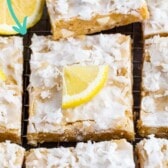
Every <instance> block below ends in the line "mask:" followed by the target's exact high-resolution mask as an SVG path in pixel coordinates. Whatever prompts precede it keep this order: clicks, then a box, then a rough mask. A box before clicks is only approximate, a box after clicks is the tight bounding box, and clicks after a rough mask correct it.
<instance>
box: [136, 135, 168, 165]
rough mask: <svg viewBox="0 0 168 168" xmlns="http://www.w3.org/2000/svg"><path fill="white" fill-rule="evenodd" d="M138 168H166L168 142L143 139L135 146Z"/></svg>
mask: <svg viewBox="0 0 168 168" xmlns="http://www.w3.org/2000/svg"><path fill="white" fill-rule="evenodd" d="M136 153H137V156H138V162H139V165H140V168H155V167H156V168H157V167H158V168H161V167H162V168H167V167H168V157H167V156H168V140H167V139H161V138H154V137H153V136H150V138H149V139H143V140H142V141H141V142H139V143H138V144H137V145H136Z"/></svg>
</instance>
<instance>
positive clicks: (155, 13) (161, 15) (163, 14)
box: [143, 0, 168, 38]
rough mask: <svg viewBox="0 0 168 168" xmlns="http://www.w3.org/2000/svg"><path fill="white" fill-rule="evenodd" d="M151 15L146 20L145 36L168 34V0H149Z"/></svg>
mask: <svg viewBox="0 0 168 168" xmlns="http://www.w3.org/2000/svg"><path fill="white" fill-rule="evenodd" d="M147 5H148V8H149V13H150V17H149V19H147V20H145V21H144V24H143V28H144V36H145V37H147V38H148V37H151V36H153V35H158V34H160V35H163V36H165V35H167V34H168V22H167V20H168V3H167V1H166V0H155V1H153V0H147Z"/></svg>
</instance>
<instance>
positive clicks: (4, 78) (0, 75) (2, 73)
mask: <svg viewBox="0 0 168 168" xmlns="http://www.w3.org/2000/svg"><path fill="white" fill-rule="evenodd" d="M5 80H6V75H5V74H4V72H3V71H2V70H0V81H5Z"/></svg>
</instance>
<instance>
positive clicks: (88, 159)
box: [26, 139, 135, 168]
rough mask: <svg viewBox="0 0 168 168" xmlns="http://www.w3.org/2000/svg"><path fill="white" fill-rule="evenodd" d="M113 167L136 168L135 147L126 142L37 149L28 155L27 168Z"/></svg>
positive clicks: (118, 141)
mask: <svg viewBox="0 0 168 168" xmlns="http://www.w3.org/2000/svg"><path fill="white" fill-rule="evenodd" d="M32 167H42V168H44V167H87V168H92V167H99V168H104V167H111V168H116V167H117V168H123V167H125V168H135V164H134V159H133V147H132V145H131V144H130V143H128V142H127V141H126V140H124V139H122V140H116V141H104V142H99V143H91V142H90V141H89V142H88V143H78V144H77V146H76V147H75V148H74V147H71V148H65V147H59V148H52V149H46V148H37V149H31V150H30V151H28V152H27V154H26V168H32Z"/></svg>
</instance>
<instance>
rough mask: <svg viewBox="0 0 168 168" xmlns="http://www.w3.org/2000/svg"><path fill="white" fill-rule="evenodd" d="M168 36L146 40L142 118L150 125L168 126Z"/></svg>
mask: <svg viewBox="0 0 168 168" xmlns="http://www.w3.org/2000/svg"><path fill="white" fill-rule="evenodd" d="M167 48H168V38H167V37H159V36H155V37H153V38H150V39H148V40H145V58H144V63H143V72H142V90H143V93H142V97H143V98H142V104H141V110H142V112H143V113H142V118H141V119H142V120H143V122H144V124H145V125H148V126H153V127H155V126H166V127H168V50H167Z"/></svg>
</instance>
